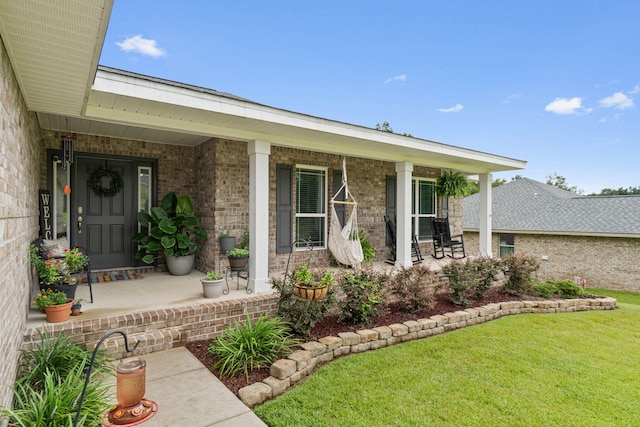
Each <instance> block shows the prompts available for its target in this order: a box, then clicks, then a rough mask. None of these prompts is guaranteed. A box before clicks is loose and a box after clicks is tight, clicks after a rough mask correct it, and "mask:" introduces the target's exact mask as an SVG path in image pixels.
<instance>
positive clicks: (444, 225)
mask: <svg viewBox="0 0 640 427" xmlns="http://www.w3.org/2000/svg"><path fill="white" fill-rule="evenodd" d="M431 231H432V233H433V257H434V258H436V259H441V258H444V257H445V255H446V256H448V257H451V258H465V257H466V256H467V254H466V252H465V250H464V238H463V237H462V234H459V235H457V236H451V231H450V229H449V219H448V218H433V220H432V221H431ZM445 251H449V252H450V253H449V254H447V253H445ZM457 255H462V256H457Z"/></svg>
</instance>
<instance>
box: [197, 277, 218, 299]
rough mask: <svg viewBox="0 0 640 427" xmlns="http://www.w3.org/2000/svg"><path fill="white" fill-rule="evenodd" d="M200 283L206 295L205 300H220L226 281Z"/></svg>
mask: <svg viewBox="0 0 640 427" xmlns="http://www.w3.org/2000/svg"><path fill="white" fill-rule="evenodd" d="M200 282H202V293H203V294H204V297H205V298H218V297H219V296H220V295H222V287H223V286H224V284H223V283H224V279H218V280H207V279H200Z"/></svg>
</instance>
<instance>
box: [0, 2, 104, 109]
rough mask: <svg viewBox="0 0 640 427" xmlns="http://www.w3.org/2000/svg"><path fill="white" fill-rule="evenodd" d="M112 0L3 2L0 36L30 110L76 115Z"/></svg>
mask: <svg viewBox="0 0 640 427" xmlns="http://www.w3.org/2000/svg"><path fill="white" fill-rule="evenodd" d="M112 6H113V0H65V1H52V0H29V1H25V0H2V1H0V35H1V36H2V42H3V43H4V45H5V48H6V50H7V53H8V55H9V59H10V60H11V66H12V67H13V71H14V73H15V75H16V78H17V80H18V85H19V86H20V90H21V92H22V95H23V97H24V100H25V102H26V104H27V108H28V109H29V110H30V111H37V112H47V113H55V114H65V115H80V114H82V112H83V107H84V103H85V101H86V97H87V95H88V93H89V88H90V87H91V84H92V83H93V78H94V76H95V73H96V67H97V64H98V59H99V58H100V51H101V50H102V44H103V42H104V36H105V34H106V29H107V24H108V22H109V16H110V15H111V8H112Z"/></svg>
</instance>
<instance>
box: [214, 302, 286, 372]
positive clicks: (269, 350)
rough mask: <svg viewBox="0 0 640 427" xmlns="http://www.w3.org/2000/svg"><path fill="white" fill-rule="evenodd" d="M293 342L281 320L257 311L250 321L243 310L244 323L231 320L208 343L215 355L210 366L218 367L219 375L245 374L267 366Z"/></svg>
mask: <svg viewBox="0 0 640 427" xmlns="http://www.w3.org/2000/svg"><path fill="white" fill-rule="evenodd" d="M296 344H298V341H297V340H296V339H294V338H292V336H291V334H290V333H289V329H288V327H287V324H286V322H284V321H283V320H281V319H279V318H277V317H272V318H267V317H266V316H264V315H261V316H260V317H259V318H258V320H256V322H255V323H252V322H251V317H250V315H249V314H247V320H246V323H245V324H242V323H240V322H238V321H235V322H234V326H233V327H229V328H227V329H225V331H224V332H223V333H222V336H221V337H218V338H214V339H213V343H212V344H211V345H209V352H210V353H212V354H214V355H216V356H218V357H219V359H218V361H217V362H216V363H215V364H214V365H213V366H212V369H218V370H219V372H220V376H223V377H225V376H229V377H232V376H234V375H236V374H238V373H240V372H244V374H245V376H246V377H247V378H248V377H249V371H251V370H254V369H258V368H262V367H266V366H269V365H270V364H271V363H273V362H275V361H276V360H278V359H279V358H280V357H282V356H286V355H288V354H289V353H291V348H292V347H293V346H294V345H296Z"/></svg>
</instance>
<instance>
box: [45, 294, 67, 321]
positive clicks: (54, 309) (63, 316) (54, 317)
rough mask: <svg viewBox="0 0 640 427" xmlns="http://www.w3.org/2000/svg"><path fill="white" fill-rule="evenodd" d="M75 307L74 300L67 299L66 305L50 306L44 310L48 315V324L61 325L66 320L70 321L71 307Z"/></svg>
mask: <svg viewBox="0 0 640 427" xmlns="http://www.w3.org/2000/svg"><path fill="white" fill-rule="evenodd" d="M72 305H73V300H72V299H67V302H66V303H64V304H58V305H50V306H48V307H45V308H44V313H45V314H46V315H47V322H49V323H60V322H64V321H65V320H69V317H71V306H72Z"/></svg>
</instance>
